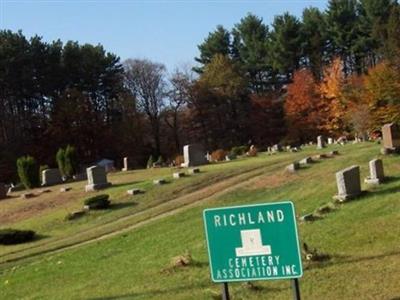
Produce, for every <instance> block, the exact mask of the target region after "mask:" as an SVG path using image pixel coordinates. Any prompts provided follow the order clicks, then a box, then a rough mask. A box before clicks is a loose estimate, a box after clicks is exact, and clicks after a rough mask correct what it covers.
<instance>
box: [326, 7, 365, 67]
mask: <svg viewBox="0 0 400 300" xmlns="http://www.w3.org/2000/svg"><path fill="white" fill-rule="evenodd" d="M326 18H327V19H326V21H327V23H326V24H327V31H328V35H329V48H328V49H329V52H330V56H331V57H340V59H341V60H342V62H343V72H344V73H345V74H346V75H347V74H350V73H351V72H353V71H358V72H359V73H360V72H361V70H362V66H361V62H360V58H359V57H358V56H355V48H356V43H357V40H358V38H359V37H361V34H360V27H359V20H358V16H357V0H330V1H329V2H328V9H327V10H326Z"/></svg>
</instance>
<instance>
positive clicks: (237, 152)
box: [231, 146, 247, 156]
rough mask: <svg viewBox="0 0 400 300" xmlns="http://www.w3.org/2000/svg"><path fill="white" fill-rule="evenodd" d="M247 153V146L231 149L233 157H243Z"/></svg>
mask: <svg viewBox="0 0 400 300" xmlns="http://www.w3.org/2000/svg"><path fill="white" fill-rule="evenodd" d="M246 152H247V146H235V147H233V148H232V149H231V154H232V155H234V156H239V155H243V154H245V153H246Z"/></svg>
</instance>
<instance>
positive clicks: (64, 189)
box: [60, 186, 72, 193]
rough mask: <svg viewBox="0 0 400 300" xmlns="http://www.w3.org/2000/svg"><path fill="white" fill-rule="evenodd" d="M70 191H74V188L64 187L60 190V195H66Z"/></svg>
mask: <svg viewBox="0 0 400 300" xmlns="http://www.w3.org/2000/svg"><path fill="white" fill-rule="evenodd" d="M70 190H72V187H69V186H64V187H62V188H60V193H66V192H69V191H70Z"/></svg>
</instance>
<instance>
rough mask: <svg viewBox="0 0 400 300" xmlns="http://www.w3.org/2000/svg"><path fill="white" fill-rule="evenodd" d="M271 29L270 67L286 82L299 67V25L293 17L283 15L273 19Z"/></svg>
mask: <svg viewBox="0 0 400 300" xmlns="http://www.w3.org/2000/svg"><path fill="white" fill-rule="evenodd" d="M272 27H273V30H272V32H271V40H270V43H269V47H270V50H269V53H270V55H271V58H272V66H273V68H274V69H275V70H276V71H278V72H280V74H281V75H283V76H284V77H285V79H286V81H288V80H290V79H291V77H292V74H293V72H294V70H296V69H297V68H298V67H299V65H300V58H301V47H300V45H301V40H302V37H301V23H300V21H299V20H298V19H297V18H296V17H295V16H292V15H290V14H289V13H285V14H284V15H281V16H276V17H275V18H274V22H273V23H272Z"/></svg>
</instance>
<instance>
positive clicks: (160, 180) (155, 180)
mask: <svg viewBox="0 0 400 300" xmlns="http://www.w3.org/2000/svg"><path fill="white" fill-rule="evenodd" d="M166 183H167V181H166V180H165V179H163V178H161V179H154V180H153V184H155V185H162V184H166Z"/></svg>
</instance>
